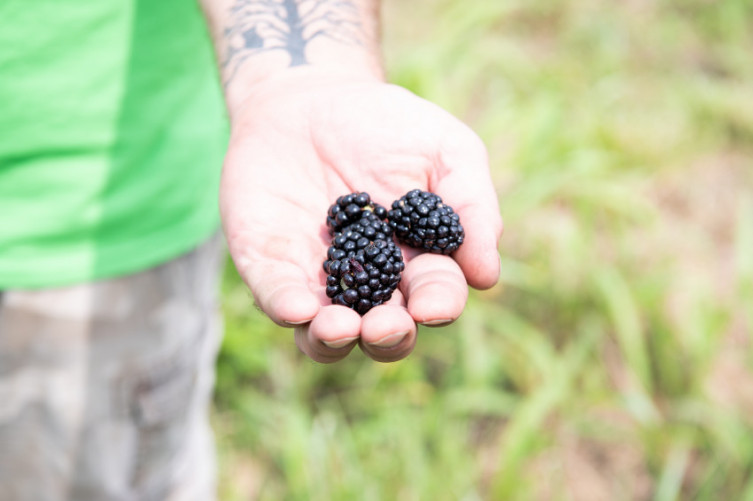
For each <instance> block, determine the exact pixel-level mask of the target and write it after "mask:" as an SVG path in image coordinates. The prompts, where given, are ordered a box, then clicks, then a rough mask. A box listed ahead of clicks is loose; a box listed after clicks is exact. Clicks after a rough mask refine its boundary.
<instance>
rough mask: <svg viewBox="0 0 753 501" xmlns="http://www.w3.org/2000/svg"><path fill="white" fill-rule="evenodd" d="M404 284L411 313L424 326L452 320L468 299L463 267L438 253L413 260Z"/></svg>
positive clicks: (408, 267)
mask: <svg viewBox="0 0 753 501" xmlns="http://www.w3.org/2000/svg"><path fill="white" fill-rule="evenodd" d="M401 286H402V289H403V291H404V292H405V295H406V296H407V298H408V312H410V315H411V317H412V318H413V319H414V320H415V321H416V322H418V323H420V324H423V325H428V326H440V325H446V324H449V323H451V322H452V321H454V320H455V319H456V318H458V317H459V316H460V314H461V313H462V312H463V308H465V303H466V301H467V300H468V286H467V284H466V281H465V277H464V276H463V271H462V270H461V269H460V266H459V265H458V263H457V262H455V261H454V260H452V259H448V258H447V256H440V255H438V254H429V253H427V254H420V255H418V256H416V257H415V258H413V259H411V261H410V262H409V263H408V265H407V266H406V268H405V271H404V272H403V280H402V282H401Z"/></svg>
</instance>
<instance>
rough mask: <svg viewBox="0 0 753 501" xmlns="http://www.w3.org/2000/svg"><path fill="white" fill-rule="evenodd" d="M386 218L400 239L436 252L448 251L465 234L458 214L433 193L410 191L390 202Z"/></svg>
mask: <svg viewBox="0 0 753 501" xmlns="http://www.w3.org/2000/svg"><path fill="white" fill-rule="evenodd" d="M387 218H388V220H389V224H390V226H391V227H392V229H393V230H394V231H395V236H396V237H397V239H398V240H399V241H400V242H402V243H404V244H407V245H410V246H411V247H415V248H417V249H424V250H427V251H429V252H434V253H436V254H451V253H452V252H454V251H456V250H457V249H458V247H460V245H461V244H462V243H463V239H464V238H465V231H464V230H463V226H462V225H461V224H460V218H459V217H458V215H457V214H456V213H455V211H453V210H452V207H450V206H449V205H446V204H445V203H443V202H442V199H441V198H440V197H439V195H435V194H434V193H429V192H426V191H421V190H412V191H409V192H408V193H406V194H405V195H404V196H403V197H401V198H400V199H399V200H395V201H394V202H393V203H392V210H390V211H389V212H388V213H387Z"/></svg>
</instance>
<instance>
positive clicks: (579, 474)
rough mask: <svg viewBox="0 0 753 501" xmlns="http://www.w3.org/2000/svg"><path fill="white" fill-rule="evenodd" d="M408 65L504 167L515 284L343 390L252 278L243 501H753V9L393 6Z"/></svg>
mask: <svg viewBox="0 0 753 501" xmlns="http://www.w3.org/2000/svg"><path fill="white" fill-rule="evenodd" d="M384 42H385V55H386V62H387V67H388V71H389V76H390V80H391V81H393V82H395V83H398V84H400V85H403V86H405V87H407V88H409V89H411V90H412V91H414V92H416V93H417V94H419V95H421V96H423V97H425V98H427V99H429V100H431V101H434V102H436V103H438V104H439V105H441V106H443V107H445V108H446V109H448V110H450V111H451V112H452V113H454V114H456V115H457V116H459V117H460V118H461V119H463V120H464V121H465V122H467V123H468V124H469V125H470V126H471V127H472V128H473V129H474V130H476V131H477V132H478V133H479V134H480V135H481V136H482V138H483V139H484V140H485V142H486V144H487V145H488V148H489V152H490V157H491V167H492V170H493V176H494V181H495V183H496V188H497V192H498V194H499V198H500V210H501V212H502V215H503V216H504V218H505V223H506V232H505V236H504V237H503V239H502V243H501V246H500V252H501V254H502V256H503V266H502V280H501V283H500V284H499V285H498V286H497V287H495V288H494V289H492V290H489V291H484V292H478V291H474V292H473V293H472V294H471V297H470V299H469V302H468V307H467V309H466V311H465V313H464V314H463V316H462V317H461V318H460V319H459V320H458V321H457V322H456V323H455V324H453V325H452V326H449V327H445V328H441V329H422V330H421V331H420V333H419V342H418V345H417V347H416V350H415V352H414V353H413V354H412V355H411V356H410V357H409V358H408V359H406V360H404V361H401V362H398V363H395V364H377V363H374V362H371V361H370V360H369V359H367V358H366V357H364V356H363V355H362V354H360V352H358V350H356V351H354V352H353V354H352V355H351V356H350V357H349V358H348V359H347V360H345V361H344V362H341V363H338V364H335V365H329V366H327V365H318V364H315V363H313V362H311V361H309V360H308V359H306V358H304V357H303V356H302V355H300V354H299V353H298V350H297V349H296V347H295V345H294V343H293V339H292V335H291V332H290V331H288V330H283V329H280V328H277V327H276V326H274V325H272V324H271V322H269V321H268V320H267V319H266V318H264V317H263V315H261V314H260V313H259V312H258V311H256V310H255V309H254V308H253V307H251V302H250V298H249V295H248V293H247V292H246V291H245V289H244V287H243V286H242V285H241V283H240V282H239V281H238V278H237V276H236V274H235V271H234V270H233V268H232V265H229V266H228V270H227V273H226V280H225V284H224V299H225V301H224V307H225V316H226V322H227V333H226V337H225V342H224V345H223V348H222V352H221V355H220V363H219V368H218V371H219V373H218V380H217V384H218V387H217V396H216V413H215V425H216V429H217V433H218V441H219V447H220V451H221V472H220V475H221V484H222V485H221V490H222V499H224V500H228V501H234V500H247V499H259V500H307V501H308V500H322V501H338V500H348V501H351V500H390V501H392V500H397V501H403V500H405V501H408V500H463V501H474V500H518V499H535V500H538V499H541V500H578V501H580V500H657V501H669V500H676V499H698V500H720V499H724V500H738V499H740V500H753V477H752V476H751V471H752V470H753V371H752V370H751V369H753V347H752V346H751V343H750V334H751V331H752V330H753V188H751V186H753V183H752V181H753V179H752V178H753V160H752V159H753V57H752V55H753V52H752V51H753V3H752V2H750V1H749V0H719V1H713V0H663V1H658V0H625V1H622V2H610V1H606V0H504V1H501V0H476V1H473V2H466V1H462V0H434V1H429V0H411V1H410V2H407V1H400V0H388V1H386V3H385V5H384Z"/></svg>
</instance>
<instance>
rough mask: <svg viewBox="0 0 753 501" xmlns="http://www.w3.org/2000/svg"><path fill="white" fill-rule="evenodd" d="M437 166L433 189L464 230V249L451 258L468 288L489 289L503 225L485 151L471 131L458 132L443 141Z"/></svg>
mask: <svg viewBox="0 0 753 501" xmlns="http://www.w3.org/2000/svg"><path fill="white" fill-rule="evenodd" d="M440 162H441V163H442V167H443V168H444V174H443V175H441V177H440V178H439V179H438V180H437V184H436V186H432V189H433V190H434V192H435V193H437V194H439V195H440V196H441V197H442V198H443V199H444V201H445V202H446V203H447V204H449V205H450V206H452V207H453V209H455V211H456V212H457V213H458V215H459V216H460V222H461V224H462V225H463V228H464V229H465V240H464V242H463V245H461V246H460V248H459V249H458V250H457V251H456V252H455V253H454V254H453V257H454V258H455V259H456V260H457V262H458V264H459V265H460V267H461V269H462V270H463V273H464V274H465V277H466V280H467V282H468V284H469V285H470V286H471V287H474V288H477V289H488V288H489V287H492V286H493V285H494V284H496V283H497V280H498V279H499V271H500V270H499V266H500V260H499V252H498V244H499V239H500V237H501V236H502V230H503V223H502V216H501V215H500V213H499V202H498V201H497V195H496V193H495V191H494V184H493V182H492V179H491V176H490V174H489V165H488V158H487V153H486V147H485V146H484V144H483V143H482V142H481V139H479V138H478V136H476V134H475V133H474V132H473V131H471V130H470V129H468V128H461V129H460V130H459V131H458V130H456V131H455V134H453V135H452V137H450V138H446V139H445V140H444V141H443V143H442V145H441V154H440Z"/></svg>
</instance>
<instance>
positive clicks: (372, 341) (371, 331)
mask: <svg viewBox="0 0 753 501" xmlns="http://www.w3.org/2000/svg"><path fill="white" fill-rule="evenodd" d="M395 294H399V292H398V291H396V292H395ZM415 345H416V324H415V322H414V321H413V319H412V318H411V316H410V314H409V313H408V310H407V309H406V308H405V306H402V305H400V304H398V303H397V302H394V303H393V302H390V303H389V304H384V305H381V306H377V307H376V308H373V309H371V310H370V311H369V312H368V313H366V314H365V315H364V316H363V319H362V322H361V341H360V346H361V350H362V351H363V352H364V353H365V354H366V355H367V356H368V357H370V358H372V359H374V360H376V361H377V362H394V361H396V360H401V359H403V358H405V357H407V356H408V355H409V354H410V353H411V352H412V351H413V348H414V347H415Z"/></svg>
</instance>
